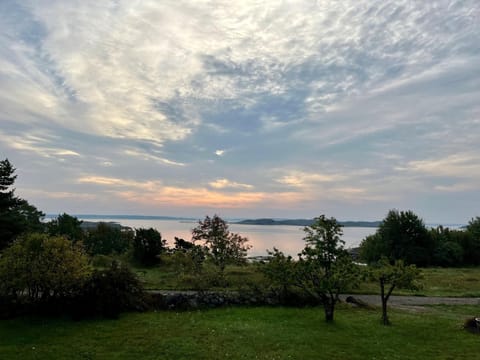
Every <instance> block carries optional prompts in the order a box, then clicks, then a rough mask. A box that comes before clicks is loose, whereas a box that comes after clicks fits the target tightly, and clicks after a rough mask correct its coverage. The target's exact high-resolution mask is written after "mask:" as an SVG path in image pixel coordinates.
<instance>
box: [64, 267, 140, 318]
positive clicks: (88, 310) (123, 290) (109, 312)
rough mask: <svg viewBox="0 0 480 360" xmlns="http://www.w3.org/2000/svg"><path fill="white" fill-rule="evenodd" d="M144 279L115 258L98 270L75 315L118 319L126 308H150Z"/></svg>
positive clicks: (82, 296) (78, 303) (83, 290)
mask: <svg viewBox="0 0 480 360" xmlns="http://www.w3.org/2000/svg"><path fill="white" fill-rule="evenodd" d="M145 299H146V295H145V292H144V289H143V286H142V284H141V283H140V280H139V279H138V278H137V276H136V275H135V274H134V273H133V272H132V271H131V270H130V269H129V268H128V267H127V266H125V265H122V264H120V263H119V262H117V261H113V262H112V263H111V265H110V267H109V268H107V269H102V270H95V271H94V272H93V273H92V275H91V276H90V278H89V279H88V281H87V282H86V283H85V285H84V286H83V288H82V291H81V293H80V295H79V296H78V297H77V298H76V299H75V301H74V303H73V308H72V311H73V315H74V317H75V318H77V319H79V318H83V317H89V316H105V317H108V318H117V317H118V315H119V314H120V313H121V312H123V311H129V310H136V311H140V310H144V309H146V302H145Z"/></svg>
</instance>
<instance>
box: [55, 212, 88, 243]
mask: <svg viewBox="0 0 480 360" xmlns="http://www.w3.org/2000/svg"><path fill="white" fill-rule="evenodd" d="M82 223H83V221H82V220H79V219H78V218H77V217H75V216H71V215H68V214H66V213H63V214H61V215H58V217H57V218H56V219H52V220H50V221H49V222H48V223H47V232H48V234H49V235H51V236H65V237H66V238H67V239H69V240H70V241H73V242H77V241H81V240H82V239H83V238H84V232H83V229H82V227H81V225H82Z"/></svg>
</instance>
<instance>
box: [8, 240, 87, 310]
mask: <svg viewBox="0 0 480 360" xmlns="http://www.w3.org/2000/svg"><path fill="white" fill-rule="evenodd" d="M89 273H90V268H89V266H88V260H87V257H86V255H85V253H84V251H83V249H82V248H81V247H80V246H78V245H75V244H72V243H71V242H70V241H68V240H67V239H65V238H63V237H50V236H48V235H47V234H27V235H25V236H22V237H20V238H19V239H18V240H16V241H15V242H14V243H13V244H12V245H11V246H10V247H8V248H6V249H5V251H4V252H3V254H2V256H1V258H0V293H1V294H3V295H4V296H9V297H13V298H19V297H22V296H23V294H26V296H27V298H28V300H29V302H31V303H35V302H38V301H40V300H42V301H48V300H50V299H52V298H65V297H69V296H73V295H74V294H75V292H76V291H77V290H78V289H79V288H80V287H81V286H82V285H83V282H84V281H85V280H86V279H87V277H88V275H89Z"/></svg>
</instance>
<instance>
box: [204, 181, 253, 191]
mask: <svg viewBox="0 0 480 360" xmlns="http://www.w3.org/2000/svg"><path fill="white" fill-rule="evenodd" d="M209 185H210V186H211V187H213V188H215V189H228V188H231V189H253V185H249V184H240V183H237V182H235V181H230V180H228V179H217V180H215V181H212V182H210V183H209Z"/></svg>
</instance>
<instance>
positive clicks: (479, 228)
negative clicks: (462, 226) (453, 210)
mask: <svg viewBox="0 0 480 360" xmlns="http://www.w3.org/2000/svg"><path fill="white" fill-rule="evenodd" d="M466 234H467V236H465V238H464V239H463V249H464V251H465V262H466V264H471V265H480V217H478V216H477V217H475V218H473V219H471V220H470V221H469V222H468V225H467V229H466Z"/></svg>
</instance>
